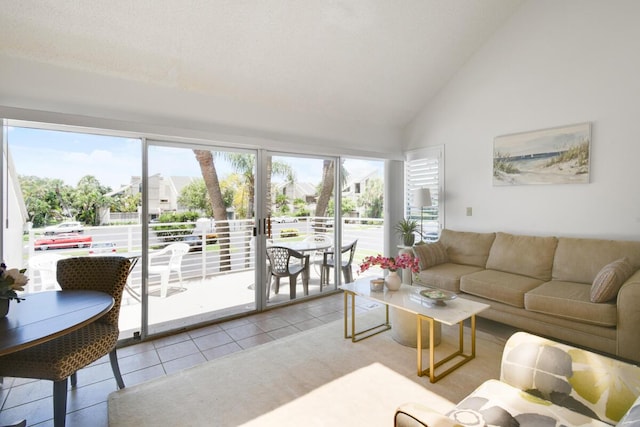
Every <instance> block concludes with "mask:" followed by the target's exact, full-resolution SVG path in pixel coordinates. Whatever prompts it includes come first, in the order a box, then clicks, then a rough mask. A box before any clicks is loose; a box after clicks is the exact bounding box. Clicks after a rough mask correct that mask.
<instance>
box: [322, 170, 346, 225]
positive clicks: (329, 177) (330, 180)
mask: <svg viewBox="0 0 640 427" xmlns="http://www.w3.org/2000/svg"><path fill="white" fill-rule="evenodd" d="M334 167H335V162H334V161H333V160H325V161H324V162H323V163H322V188H321V189H320V195H319V196H318V203H316V214H315V215H316V216H319V217H322V216H326V214H327V208H328V207H329V200H331V194H332V192H333V185H334V183H335V179H334V176H335V174H334ZM348 176H349V173H348V172H347V171H346V169H345V168H344V160H342V161H341V162H340V177H341V181H340V184H341V187H344V186H345V184H346V182H347V177H348Z"/></svg>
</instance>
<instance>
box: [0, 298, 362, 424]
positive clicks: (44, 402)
mask: <svg viewBox="0 0 640 427" xmlns="http://www.w3.org/2000/svg"><path fill="white" fill-rule="evenodd" d="M368 308H371V307H369V306H365V307H364V308H363V309H368ZM342 316H343V297H342V294H333V295H330V296H327V297H323V298H319V299H314V300H311V301H306V302H302V303H299V304H295V305H289V306H286V307H281V308H278V309H274V310H270V311H267V312H264V313H260V314H255V315H251V316H248V317H244V318H241V319H236V320H231V321H227V322H224V323H218V324H215V325H211V326H206V327H202V328H199V329H194V330H191V331H188V332H180V333H177V334H175V335H171V336H167V337H164V338H159V339H156V340H153V341H148V342H143V343H140V344H136V345H131V346H127V347H123V348H121V349H118V359H119V363H120V370H121V372H122V374H123V379H124V382H125V384H126V385H127V386H132V385H134V384H138V383H141V382H144V381H148V380H150V379H153V378H156V377H160V376H163V375H167V374H171V373H173V372H176V371H179V370H181V369H185V368H188V367H191V366H194V365H197V364H199V363H203V362H206V361H207V360H212V359H215V358H217V357H221V356H224V355H226V354H229V353H233V352H236V351H241V350H243V349H246V348H249V347H253V346H256V345H260V344H264V343H266V342H269V341H273V340H277V339H280V338H283V337H286V336H288V335H291V334H295V333H297V332H301V331H304V330H307V329H310V328H314V327H317V326H320V325H324V324H326V323H328V322H331V321H334V320H338V319H342ZM116 389H117V387H116V382H115V380H114V379H113V373H112V371H111V366H110V365H109V359H108V357H103V358H102V359H100V360H98V361H96V362H95V363H93V364H92V365H91V366H88V367H87V368H85V369H82V370H81V371H79V372H78V387H77V388H75V389H70V390H69V394H68V398H67V399H68V400H67V426H69V427H75V426H83V427H84V426H92V427H100V426H104V427H106V426H107V425H108V419H107V418H108V417H107V397H108V396H109V394H110V393H111V392H113V391H114V390H116ZM52 392H53V385H52V383H51V381H34V380H28V379H20V378H15V379H14V378H4V381H3V383H2V386H1V388H0V401H1V402H2V411H1V412H0V425H6V424H9V423H10V422H13V421H15V420H20V419H26V420H27V423H28V425H35V426H42V427H44V426H53V402H52V400H53V398H52Z"/></svg>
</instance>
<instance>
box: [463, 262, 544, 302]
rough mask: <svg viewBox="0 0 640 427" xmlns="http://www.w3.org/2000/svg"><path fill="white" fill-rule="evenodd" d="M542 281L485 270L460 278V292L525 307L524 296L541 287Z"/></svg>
mask: <svg viewBox="0 0 640 427" xmlns="http://www.w3.org/2000/svg"><path fill="white" fill-rule="evenodd" d="M542 283H543V281H542V280H538V279H534V278H531V277H527V276H520V275H518V274H511V273H504V272H502V271H495V270H483V271H478V272H477V273H471V274H468V275H466V276H463V277H462V278H460V290H461V291H462V292H466V293H468V294H471V295H476V296H479V297H483V298H487V299H490V300H492V301H498V302H502V303H504V304H509V305H513V306H515V307H520V308H523V307H524V294H525V293H527V292H529V291H530V290H531V289H534V288H535V287H537V286H540V285H541V284H542Z"/></svg>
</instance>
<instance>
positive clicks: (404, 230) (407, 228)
mask: <svg viewBox="0 0 640 427" xmlns="http://www.w3.org/2000/svg"><path fill="white" fill-rule="evenodd" d="M394 229H395V230H396V232H397V233H398V234H401V235H402V244H403V245H405V246H413V243H414V242H415V240H416V236H415V233H416V232H417V231H418V222H417V221H415V220H413V219H406V218H403V219H401V220H400V221H399V222H398V223H397V224H396V226H395V228H394Z"/></svg>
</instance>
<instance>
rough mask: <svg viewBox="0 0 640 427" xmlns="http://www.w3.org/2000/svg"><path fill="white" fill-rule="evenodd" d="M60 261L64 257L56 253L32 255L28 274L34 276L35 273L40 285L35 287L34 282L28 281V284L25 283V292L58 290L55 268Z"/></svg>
mask: <svg viewBox="0 0 640 427" xmlns="http://www.w3.org/2000/svg"><path fill="white" fill-rule="evenodd" d="M61 259H64V256H62V255H60V254H56V253H50V254H42V255H34V256H32V257H31V258H29V272H30V274H31V273H33V274H34V275H35V274H36V273H37V275H38V276H39V279H40V284H39V287H38V286H36V282H35V280H30V281H29V283H27V289H26V290H27V292H42V291H48V290H58V289H60V287H59V286H58V281H57V280H56V266H57V264H58V261H60V260H61ZM32 277H33V276H32ZM34 279H35V277H34Z"/></svg>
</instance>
